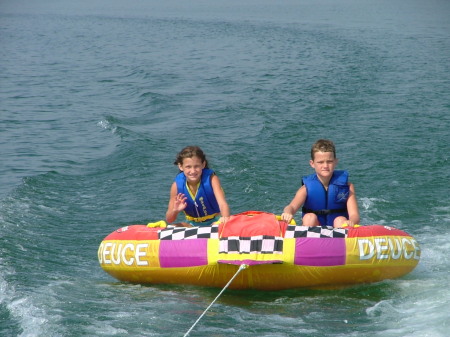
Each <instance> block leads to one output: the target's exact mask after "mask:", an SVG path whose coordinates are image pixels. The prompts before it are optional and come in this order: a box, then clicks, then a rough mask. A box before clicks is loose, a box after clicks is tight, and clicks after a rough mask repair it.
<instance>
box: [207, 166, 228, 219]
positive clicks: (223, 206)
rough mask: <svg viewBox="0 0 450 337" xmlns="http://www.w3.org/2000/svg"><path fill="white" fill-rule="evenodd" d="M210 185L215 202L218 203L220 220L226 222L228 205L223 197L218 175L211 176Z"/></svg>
mask: <svg viewBox="0 0 450 337" xmlns="http://www.w3.org/2000/svg"><path fill="white" fill-rule="evenodd" d="M211 186H212V188H213V191H214V196H215V197H216V200H217V203H218V204H219V209H220V215H221V216H222V222H226V221H227V220H228V218H229V217H230V207H229V206H228V203H227V200H226V199H225V193H224V192H223V189H222V185H221V184H220V180H219V177H218V176H217V175H215V174H214V175H213V176H212V177H211Z"/></svg>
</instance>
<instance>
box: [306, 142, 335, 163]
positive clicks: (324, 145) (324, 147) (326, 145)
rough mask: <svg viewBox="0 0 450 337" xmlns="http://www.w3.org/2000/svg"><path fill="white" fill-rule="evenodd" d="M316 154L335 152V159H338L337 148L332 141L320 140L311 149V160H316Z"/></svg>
mask: <svg viewBox="0 0 450 337" xmlns="http://www.w3.org/2000/svg"><path fill="white" fill-rule="evenodd" d="M316 152H333V155H334V158H336V147H335V146H334V143H333V142H332V141H331V140H328V139H319V140H318V141H317V142H315V143H314V144H313V146H312V147H311V159H312V160H314V155H315V153H316Z"/></svg>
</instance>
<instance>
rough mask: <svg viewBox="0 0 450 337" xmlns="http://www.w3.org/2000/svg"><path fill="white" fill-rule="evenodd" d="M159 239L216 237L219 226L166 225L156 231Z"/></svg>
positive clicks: (217, 236)
mask: <svg viewBox="0 0 450 337" xmlns="http://www.w3.org/2000/svg"><path fill="white" fill-rule="evenodd" d="M158 236H159V239H160V240H187V239H218V238H219V226H217V225H215V226H206V227H188V228H185V227H167V229H162V230H161V231H159V232H158Z"/></svg>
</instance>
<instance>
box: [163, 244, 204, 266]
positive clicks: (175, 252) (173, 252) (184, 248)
mask: <svg viewBox="0 0 450 337" xmlns="http://www.w3.org/2000/svg"><path fill="white" fill-rule="evenodd" d="M159 263H160V266H161V268H175V267H195V266H204V265H207V264H208V240H207V239H190V240H174V241H172V240H161V242H160V245H159Z"/></svg>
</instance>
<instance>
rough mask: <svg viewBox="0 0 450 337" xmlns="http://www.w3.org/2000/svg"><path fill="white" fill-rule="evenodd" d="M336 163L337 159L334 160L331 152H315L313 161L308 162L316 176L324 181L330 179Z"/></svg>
mask: <svg viewBox="0 0 450 337" xmlns="http://www.w3.org/2000/svg"><path fill="white" fill-rule="evenodd" d="M337 163H338V159H337V158H334V154H333V152H316V153H315V154H314V160H310V161H309V164H310V165H311V167H312V168H313V169H314V170H315V171H316V174H317V175H318V176H319V177H320V178H325V179H331V176H332V175H333V172H334V168H335V167H336V165H337Z"/></svg>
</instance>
